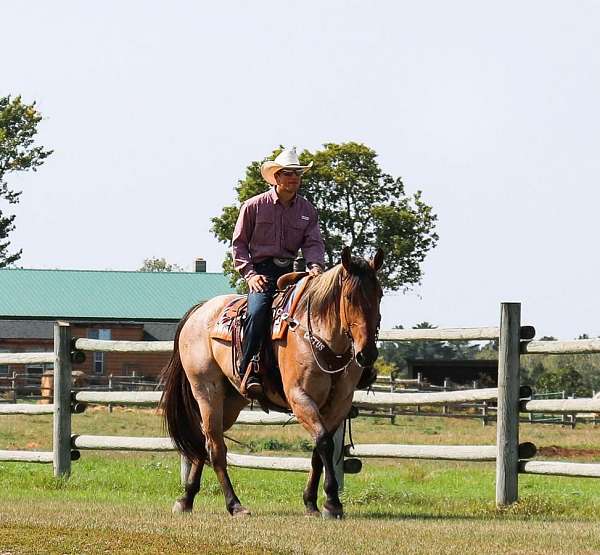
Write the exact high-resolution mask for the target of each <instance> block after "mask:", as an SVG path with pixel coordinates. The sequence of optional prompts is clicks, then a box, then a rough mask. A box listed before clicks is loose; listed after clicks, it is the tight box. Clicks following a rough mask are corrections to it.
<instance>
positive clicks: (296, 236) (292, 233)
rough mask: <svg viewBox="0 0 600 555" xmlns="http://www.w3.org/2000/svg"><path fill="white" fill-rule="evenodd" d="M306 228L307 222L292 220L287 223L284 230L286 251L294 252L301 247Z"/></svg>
mask: <svg viewBox="0 0 600 555" xmlns="http://www.w3.org/2000/svg"><path fill="white" fill-rule="evenodd" d="M307 227H308V220H294V221H293V222H290V223H288V225H287V226H286V228H285V246H286V249H287V250H289V251H292V252H296V251H297V250H298V249H299V248H300V247H301V246H302V243H303V242H304V235H305V233H306V228H307Z"/></svg>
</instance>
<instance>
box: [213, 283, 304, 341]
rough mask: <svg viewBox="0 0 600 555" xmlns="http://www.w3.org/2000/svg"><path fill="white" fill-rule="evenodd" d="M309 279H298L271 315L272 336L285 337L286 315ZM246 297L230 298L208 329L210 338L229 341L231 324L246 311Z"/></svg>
mask: <svg viewBox="0 0 600 555" xmlns="http://www.w3.org/2000/svg"><path fill="white" fill-rule="evenodd" d="M308 282H309V279H308V278H303V279H301V280H300V281H298V282H297V283H296V284H295V285H294V286H293V287H294V289H293V290H292V292H291V294H289V295H287V296H286V299H285V302H284V304H283V306H280V307H279V308H277V310H276V313H275V314H274V315H273V327H272V338H273V339H274V340H275V339H282V338H283V337H285V334H286V333H287V329H288V321H287V317H291V316H292V315H293V314H294V312H295V311H296V307H297V306H298V302H299V301H300V297H302V293H303V292H304V290H305V289H306V285H307V284H308ZM278 300H279V299H278V297H277V296H276V297H275V298H274V300H273V302H274V304H278ZM246 302H247V297H246V296H243V295H240V296H238V297H235V298H234V299H232V300H231V301H230V302H229V303H227V304H226V305H225V307H224V308H223V310H222V311H221V313H220V314H219V317H218V318H217V320H216V322H215V323H214V325H213V327H212V328H211V330H210V337H211V338H212V339H222V340H223V341H229V342H230V341H231V338H232V331H233V326H234V325H236V319H238V317H239V316H241V315H243V314H245V313H246V308H247V306H246Z"/></svg>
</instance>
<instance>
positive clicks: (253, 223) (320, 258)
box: [233, 148, 325, 398]
mask: <svg viewBox="0 0 600 555" xmlns="http://www.w3.org/2000/svg"><path fill="white" fill-rule="evenodd" d="M311 167H312V162H311V163H310V164H309V165H308V166H302V165H301V164H300V161H299V160H298V155H297V154H296V149H295V148H292V149H285V150H283V151H282V152H281V153H280V154H279V155H278V156H277V157H276V158H275V160H273V161H267V162H265V163H264V164H263V165H262V166H261V169H260V171H261V175H262V176H263V178H264V179H265V181H266V182H267V183H269V184H270V185H271V189H270V190H269V191H267V192H266V193H262V194H260V195H256V196H254V197H252V198H250V199H248V200H247V201H246V202H245V203H244V204H243V205H242V208H241V210H240V214H239V216H238V220H237V223H236V225H235V230H234V232H233V262H234V266H235V269H236V270H237V271H238V272H240V274H241V275H242V277H243V278H244V279H245V280H246V282H247V283H248V288H249V289H250V293H249V294H248V314H247V317H246V320H245V321H244V346H243V353H242V363H241V365H240V367H239V369H238V372H239V374H240V378H242V379H243V378H244V375H245V374H246V370H247V369H248V365H249V364H251V363H252V361H253V360H254V362H257V360H258V358H257V357H258V356H259V354H260V348H261V345H262V342H263V338H264V337H265V334H266V333H267V331H268V328H269V327H270V322H271V302H272V299H273V295H274V294H275V289H276V285H277V279H278V278H279V277H280V276H282V275H283V274H286V273H288V272H291V271H292V263H293V260H294V258H295V257H296V254H297V252H298V249H302V254H303V256H304V258H305V259H306V266H307V268H308V271H309V273H310V274H313V275H316V274H320V273H321V272H323V270H324V268H325V244H324V243H323V239H322V238H321V232H320V231H319V220H318V217H317V211H316V210H315V208H314V206H313V205H312V204H311V203H310V202H308V201H307V200H306V199H305V198H304V197H301V196H300V195H298V189H299V188H300V184H301V180H302V175H303V174H304V173H305V172H306V171H308V170H309V169H310V168H311ZM252 366H253V368H254V369H256V368H257V366H258V365H257V364H253V365H252ZM242 393H243V394H244V395H246V396H248V397H250V398H258V397H260V396H262V393H263V391H262V385H261V383H260V380H259V377H258V375H257V374H256V373H254V372H252V373H251V374H250V375H249V376H248V378H247V380H246V383H245V388H244V391H242Z"/></svg>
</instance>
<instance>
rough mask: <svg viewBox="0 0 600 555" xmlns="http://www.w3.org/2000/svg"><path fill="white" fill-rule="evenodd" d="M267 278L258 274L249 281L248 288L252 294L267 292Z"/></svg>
mask: <svg viewBox="0 0 600 555" xmlns="http://www.w3.org/2000/svg"><path fill="white" fill-rule="evenodd" d="M267 282H268V280H267V276H263V275H261V274H256V275H254V276H252V277H251V278H249V279H248V288H249V289H250V291H251V292H252V293H260V292H261V291H266V290H267Z"/></svg>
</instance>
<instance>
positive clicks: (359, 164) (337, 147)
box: [211, 142, 438, 290]
mask: <svg viewBox="0 0 600 555" xmlns="http://www.w3.org/2000/svg"><path fill="white" fill-rule="evenodd" d="M279 152H281V148H279V149H276V150H275V151H273V153H272V154H271V156H268V157H267V158H266V159H272V158H273V157H274V156H276V155H277V154H279ZM299 157H300V161H301V162H302V163H303V164H306V163H308V162H309V161H311V160H312V161H313V162H314V165H313V167H312V168H311V170H310V171H309V172H307V173H306V174H305V176H304V178H303V180H302V189H301V194H302V195H303V196H305V197H306V198H307V199H308V200H309V201H310V202H312V204H313V205H314V206H315V208H316V209H317V212H318V213H319V223H320V228H321V234H322V235H323V240H324V241H325V252H326V259H327V260H326V262H327V263H328V265H329V266H333V265H335V264H336V263H337V262H338V261H339V258H340V256H341V251H342V248H343V247H344V245H348V246H350V247H351V248H352V253H353V254H354V256H370V255H372V252H373V251H374V250H375V249H376V248H377V247H381V248H383V249H384V251H385V253H386V257H385V262H384V266H383V267H382V269H381V270H380V271H379V277H380V280H381V284H382V286H383V287H384V288H385V289H387V290H398V289H401V288H403V287H408V286H410V285H414V284H417V283H419V282H420V280H421V277H422V271H421V263H422V262H423V260H424V259H425V255H426V254H427V252H428V251H429V250H430V249H432V248H433V247H435V245H436V243H437V240H438V236H437V234H436V233H435V231H434V230H435V222H436V220H437V216H436V215H435V214H433V212H432V209H431V207H430V206H428V205H427V204H426V203H425V202H424V201H423V200H422V198H421V192H420V191H417V192H416V193H415V194H414V195H412V196H408V195H406V193H405V191H404V185H403V183H402V180H401V179H400V178H394V177H392V176H391V175H389V174H387V173H385V172H383V171H382V170H381V168H380V167H379V164H378V162H377V160H376V158H377V154H376V152H375V151H374V150H372V149H371V148H369V147H367V146H365V145H362V144H358V143H353V142H350V143H343V144H333V143H328V144H325V145H324V147H323V149H322V150H317V151H315V152H314V153H311V152H309V151H308V150H305V151H303V152H302V153H301V154H300V156H299ZM261 163H262V161H254V162H251V163H250V165H249V166H248V167H247V168H246V175H245V177H244V178H243V179H242V180H240V181H239V182H238V185H237V187H236V193H237V201H238V202H237V204H235V205H233V206H226V207H225V208H223V211H222V212H221V215H220V216H218V217H214V218H212V220H211V221H212V224H213V225H212V228H211V231H212V232H213V234H214V235H215V236H216V237H217V239H218V240H219V241H221V242H223V243H226V244H230V243H231V237H232V235H233V229H234V227H235V222H236V220H237V216H238V214H239V210H240V206H241V204H242V203H243V202H244V201H245V200H247V199H249V198H250V197H252V196H254V195H257V194H259V193H262V192H264V191H267V190H268V188H269V185H268V184H267V183H266V182H265V181H264V180H263V178H262V176H261V175H260V166H261ZM223 269H224V271H225V273H226V274H228V275H229V276H230V277H231V281H232V285H239V283H238V281H239V276H237V275H236V273H235V271H234V269H233V264H232V259H231V253H230V252H228V253H227V256H226V259H225V262H224V263H223Z"/></svg>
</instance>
